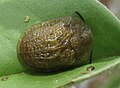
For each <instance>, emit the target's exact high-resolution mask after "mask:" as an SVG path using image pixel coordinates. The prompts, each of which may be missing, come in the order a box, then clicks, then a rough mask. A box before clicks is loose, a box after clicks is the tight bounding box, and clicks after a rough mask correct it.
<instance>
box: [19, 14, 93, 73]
mask: <svg viewBox="0 0 120 88" xmlns="http://www.w3.org/2000/svg"><path fill="white" fill-rule="evenodd" d="M17 51H18V56H19V59H20V61H21V62H22V63H23V64H25V65H26V66H28V67H29V68H32V69H34V70H36V71H55V70H58V69H65V68H68V67H74V66H81V65H83V64H86V63H89V61H90V54H91V51H92V33H91V30H90V28H89V27H88V26H87V25H86V24H85V22H83V21H82V20H81V19H79V18H77V17H71V16H68V17H64V18H59V19H53V20H48V21H45V22H43V23H38V24H35V25H33V26H32V27H31V28H30V29H29V30H27V31H26V32H25V33H24V35H23V36H22V37H21V39H20V41H19V43H18V50H17Z"/></svg>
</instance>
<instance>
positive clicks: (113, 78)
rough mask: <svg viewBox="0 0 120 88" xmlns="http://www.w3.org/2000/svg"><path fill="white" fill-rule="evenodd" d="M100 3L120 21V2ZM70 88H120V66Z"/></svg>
mask: <svg viewBox="0 0 120 88" xmlns="http://www.w3.org/2000/svg"><path fill="white" fill-rule="evenodd" d="M99 1H100V2H101V3H102V4H104V5H105V6H106V7H107V8H108V9H109V10H110V11H111V12H112V13H113V14H114V15H115V16H116V17H117V18H118V19H120V0H99ZM118 67H119V68H118ZM118 69H119V70H118ZM68 88H120V66H117V68H114V69H112V71H107V72H103V73H102V74H101V75H98V76H96V77H94V78H91V79H88V80H85V81H83V82H81V83H77V84H74V85H70V86H68Z"/></svg>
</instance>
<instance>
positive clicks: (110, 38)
mask: <svg viewBox="0 0 120 88" xmlns="http://www.w3.org/2000/svg"><path fill="white" fill-rule="evenodd" d="M75 11H78V12H79V13H80V14H81V15H82V16H83V18H84V19H85V21H86V23H87V24H88V25H89V26H90V28H91V30H92V32H93V36H94V44H93V61H94V63H93V65H95V66H96V70H95V71H94V72H95V73H96V74H98V72H99V73H100V72H102V70H100V69H104V70H106V69H107V68H106V63H107V64H108V65H107V66H108V67H109V66H114V65H115V64H118V63H119V62H120V60H119V58H112V59H111V58H105V57H110V56H120V47H119V45H120V22H119V20H118V19H117V18H116V17H115V16H114V15H112V14H111V13H110V12H109V11H108V10H107V9H106V8H105V7H104V6H103V5H101V4H100V3H99V2H98V1H97V0H1V1H0V75H1V76H4V75H9V74H13V73H16V74H15V75H9V76H8V77H9V79H8V80H7V81H5V82H4V81H1V82H0V86H1V87H3V88H6V87H7V88H8V85H9V86H13V87H12V88H16V87H17V88H18V87H19V88H26V87H28V86H30V87H31V88H32V87H33V86H32V85H34V86H35V87H36V88H37V87H39V86H41V88H42V87H45V86H46V87H45V88H47V87H48V86H50V87H57V86H61V85H64V84H66V83H69V82H70V81H71V80H72V79H73V78H74V77H77V78H78V80H82V79H86V78H88V77H90V76H93V74H94V72H92V73H90V74H88V75H89V76H81V75H79V73H80V72H81V71H83V70H85V68H86V66H88V65H86V66H83V67H79V68H76V69H73V70H70V71H65V72H60V73H57V74H51V75H50V74H49V75H41V74H39V75H33V74H30V73H24V72H25V71H26V70H27V69H26V68H23V67H22V66H21V64H20V62H19V61H18V58H17V53H16V47H17V42H18V39H19V37H20V35H21V34H22V33H23V32H24V31H25V30H26V29H27V28H28V27H30V26H31V25H33V24H35V23H37V22H42V21H44V20H48V19H53V18H60V17H64V16H75V15H76V14H75ZM26 16H29V17H30V20H29V22H27V23H26V22H24V18H25V17H26ZM101 58H104V59H101ZM97 61H99V62H100V65H99V63H98V62H97ZM114 63H115V64H114ZM20 72H23V75H20V74H17V73H20ZM66 75H67V76H66ZM65 76H66V77H65ZM42 80H43V81H42ZM56 80H58V81H56ZM15 82H16V83H15ZM25 83H26V84H25ZM32 83H33V84H32ZM11 84H12V85H11ZM23 84H24V85H23ZM30 87H29V88H30ZM50 87H49V88H50Z"/></svg>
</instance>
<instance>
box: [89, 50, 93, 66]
mask: <svg viewBox="0 0 120 88" xmlns="http://www.w3.org/2000/svg"><path fill="white" fill-rule="evenodd" d="M92 52H93V51H91V54H90V61H89V64H91V63H92Z"/></svg>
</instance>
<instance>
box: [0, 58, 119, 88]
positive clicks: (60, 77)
mask: <svg viewBox="0 0 120 88" xmlns="http://www.w3.org/2000/svg"><path fill="white" fill-rule="evenodd" d="M118 64H120V57H111V58H103V59H101V60H97V59H96V60H95V61H94V63H93V64H91V65H92V66H94V67H95V70H93V71H92V72H89V73H88V74H81V72H85V71H86V68H87V67H88V66H91V65H85V66H82V67H79V68H76V69H72V70H67V71H64V72H60V73H55V74H36V73H31V72H23V73H19V74H12V75H8V76H2V77H0V79H4V78H5V77H7V78H8V79H7V80H5V81H2V80H1V81H0V87H1V88H8V86H9V88H57V87H60V86H63V85H66V84H69V85H70V84H72V83H75V82H79V81H82V80H84V79H87V78H90V77H92V76H95V75H97V74H100V73H102V72H104V71H105V70H108V69H111V68H113V67H115V66H117V65H118Z"/></svg>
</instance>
